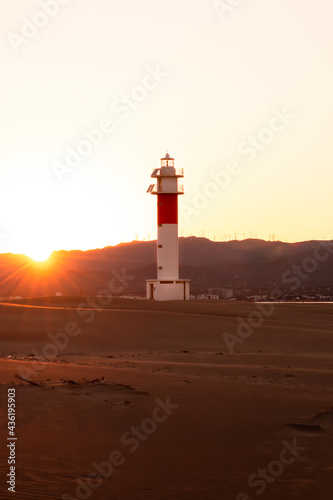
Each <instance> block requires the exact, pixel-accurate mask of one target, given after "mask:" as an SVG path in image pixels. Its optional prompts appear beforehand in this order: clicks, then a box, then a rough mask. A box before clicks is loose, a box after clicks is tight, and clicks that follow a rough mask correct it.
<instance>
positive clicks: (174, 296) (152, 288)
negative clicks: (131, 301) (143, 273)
mask: <svg viewBox="0 0 333 500" xmlns="http://www.w3.org/2000/svg"><path fill="white" fill-rule="evenodd" d="M146 298H147V299H149V300H189V298H190V280H182V279H178V280H170V281H169V280H163V281H161V280H147V281H146Z"/></svg>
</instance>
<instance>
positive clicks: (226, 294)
mask: <svg viewBox="0 0 333 500" xmlns="http://www.w3.org/2000/svg"><path fill="white" fill-rule="evenodd" d="M208 293H209V294H211V295H217V296H218V298H219V299H223V300H229V299H232V297H233V296H234V294H233V290H232V288H208Z"/></svg>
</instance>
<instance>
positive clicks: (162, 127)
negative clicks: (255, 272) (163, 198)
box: [0, 0, 333, 257]
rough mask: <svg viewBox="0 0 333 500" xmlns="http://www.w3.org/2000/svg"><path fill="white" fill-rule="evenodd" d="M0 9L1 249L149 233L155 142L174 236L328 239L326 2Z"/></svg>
mask: <svg viewBox="0 0 333 500" xmlns="http://www.w3.org/2000/svg"><path fill="white" fill-rule="evenodd" d="M236 4H238V5H237V6H236ZM0 6H1V16H0V27H1V46H0V58H1V68H2V74H1V83H0V85H1V94H0V96H1V115H0V125H1V139H0V160H1V185H0V213H1V216H0V252H6V251H12V252H22V253H27V254H29V255H31V256H36V257H38V256H40V257H42V256H43V255H44V254H47V253H48V252H50V251H52V250H55V249H60V248H64V249H71V248H80V249H87V248H96V247H102V246H105V245H107V244H108V242H110V243H111V244H115V243H118V242H120V241H122V240H125V241H130V240H132V239H135V238H136V237H137V238H139V239H143V238H147V235H148V234H149V235H150V236H149V237H150V238H156V205H155V203H156V199H155V197H152V196H150V195H148V194H146V190H147V187H148V185H149V184H150V183H151V182H152V181H151V179H150V174H151V170H152V169H153V168H154V167H155V166H158V165H159V160H160V157H161V156H163V155H164V153H165V152H166V150H167V149H168V150H169V152H170V153H171V154H172V155H173V156H175V159H176V166H178V167H183V168H184V169H185V179H184V184H185V190H186V194H185V196H183V197H181V200H180V206H181V209H180V229H182V230H183V232H182V234H183V235H187V234H194V235H198V236H200V235H202V234H204V235H205V236H207V237H210V238H212V239H213V238H214V237H216V239H221V238H223V237H224V235H232V238H234V237H235V233H237V237H238V238H243V237H244V235H245V236H249V235H250V233H251V232H252V235H253V236H254V235H257V236H258V237H261V238H264V239H268V238H269V237H270V235H272V234H274V235H275V239H281V240H285V241H300V240H306V239H311V238H322V239H324V238H333V231H332V224H331V217H332V213H333V196H332V181H333V175H332V137H331V135H332V116H333V115H332V111H333V100H332V97H331V96H332V89H333V69H332V56H333V34H332V33H333V32H332V19H333V3H332V1H331V0H321V1H320V0H316V1H315V0H312V1H311V0H279V1H273V0H243V1H236V0H225V1H220V2H214V1H213V0H168V1H162V0H127V1H126V2H125V1H121V0H11V2H8V1H5V0H1V1H0ZM97 128H99V129H100V131H99V132H96V129H97ZM93 130H94V132H92V131H93ZM82 141H83V142H82ZM92 142H93V144H92ZM203 230H204V231H205V232H204V233H202V231H203Z"/></svg>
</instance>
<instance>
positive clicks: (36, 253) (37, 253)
mask: <svg viewBox="0 0 333 500" xmlns="http://www.w3.org/2000/svg"><path fill="white" fill-rule="evenodd" d="M50 255H51V252H50V251H49V250H44V249H42V248H40V249H38V248H36V249H35V250H32V251H31V252H27V256H28V257H30V258H31V259H32V260H34V261H35V262H45V261H47V260H48V259H49V258H50Z"/></svg>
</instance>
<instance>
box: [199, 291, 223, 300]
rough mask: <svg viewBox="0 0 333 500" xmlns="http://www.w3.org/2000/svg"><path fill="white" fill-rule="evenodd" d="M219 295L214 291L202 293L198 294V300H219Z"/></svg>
mask: <svg viewBox="0 0 333 500" xmlns="http://www.w3.org/2000/svg"><path fill="white" fill-rule="evenodd" d="M219 298H220V297H219V296H218V295H214V294H212V293H201V294H200V295H198V296H197V299H198V300H219Z"/></svg>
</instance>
